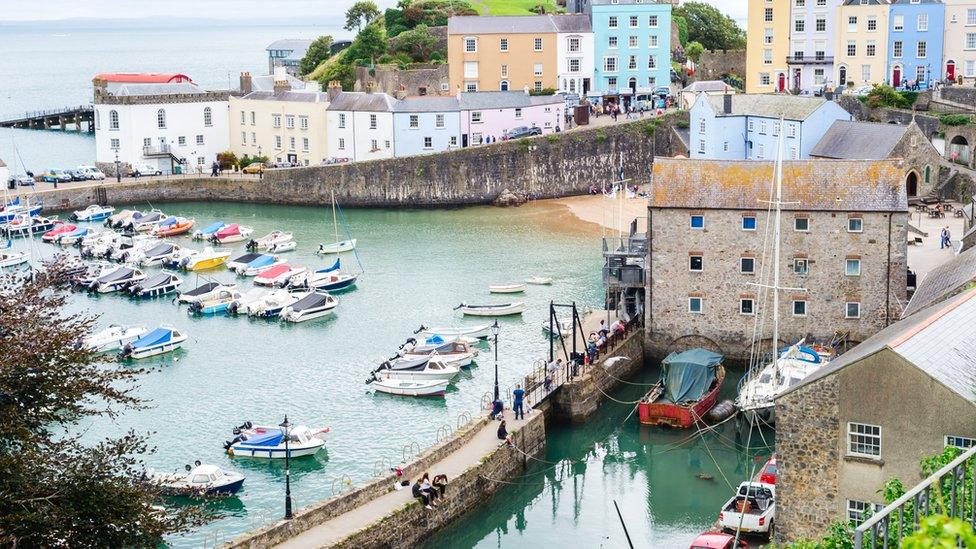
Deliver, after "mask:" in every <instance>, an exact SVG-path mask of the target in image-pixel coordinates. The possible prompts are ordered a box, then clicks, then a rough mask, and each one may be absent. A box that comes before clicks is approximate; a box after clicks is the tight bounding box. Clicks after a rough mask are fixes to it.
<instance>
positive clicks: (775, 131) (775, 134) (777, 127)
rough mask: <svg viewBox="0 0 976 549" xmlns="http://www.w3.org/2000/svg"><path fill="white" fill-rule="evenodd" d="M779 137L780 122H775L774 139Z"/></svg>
mask: <svg viewBox="0 0 976 549" xmlns="http://www.w3.org/2000/svg"><path fill="white" fill-rule="evenodd" d="M777 136H779V121H778V120H777V121H775V122H773V137H777Z"/></svg>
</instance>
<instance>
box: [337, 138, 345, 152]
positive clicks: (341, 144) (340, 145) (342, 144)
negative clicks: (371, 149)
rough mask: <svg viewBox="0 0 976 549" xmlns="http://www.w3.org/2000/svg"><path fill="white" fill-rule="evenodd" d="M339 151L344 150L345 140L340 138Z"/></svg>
mask: <svg viewBox="0 0 976 549" xmlns="http://www.w3.org/2000/svg"><path fill="white" fill-rule="evenodd" d="M339 150H340V151H344V150H346V140H345V139H343V138H341V137H340V138H339Z"/></svg>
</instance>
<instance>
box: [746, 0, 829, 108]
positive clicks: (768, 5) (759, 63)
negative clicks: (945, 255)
mask: <svg viewBox="0 0 976 549" xmlns="http://www.w3.org/2000/svg"><path fill="white" fill-rule="evenodd" d="M811 1H813V0H811ZM747 36H748V41H747V43H746V93H771V92H783V91H786V90H787V89H788V88H789V82H788V78H787V75H788V74H789V67H787V65H786V63H787V57H788V56H789V53H790V0H749V23H748V26H747Z"/></svg>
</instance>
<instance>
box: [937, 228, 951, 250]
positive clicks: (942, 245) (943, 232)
mask: <svg viewBox="0 0 976 549" xmlns="http://www.w3.org/2000/svg"><path fill="white" fill-rule="evenodd" d="M948 232H949V229H948V228H946V227H943V228H942V230H941V231H939V249H940V250H941V249H943V248H945V243H946V233H948Z"/></svg>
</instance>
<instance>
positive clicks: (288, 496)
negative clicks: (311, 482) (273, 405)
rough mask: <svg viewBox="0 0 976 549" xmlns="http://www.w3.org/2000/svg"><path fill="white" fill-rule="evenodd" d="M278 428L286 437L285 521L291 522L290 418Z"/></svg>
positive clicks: (286, 417)
mask: <svg viewBox="0 0 976 549" xmlns="http://www.w3.org/2000/svg"><path fill="white" fill-rule="evenodd" d="M278 427H281V432H282V433H284V435H285V520H291V519H292V514H291V469H290V468H289V465H290V464H289V458H288V455H289V454H290V453H291V452H289V451H288V438H289V437H290V436H291V423H288V416H285V421H283V422H282V423H281V424H280V425H278Z"/></svg>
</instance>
